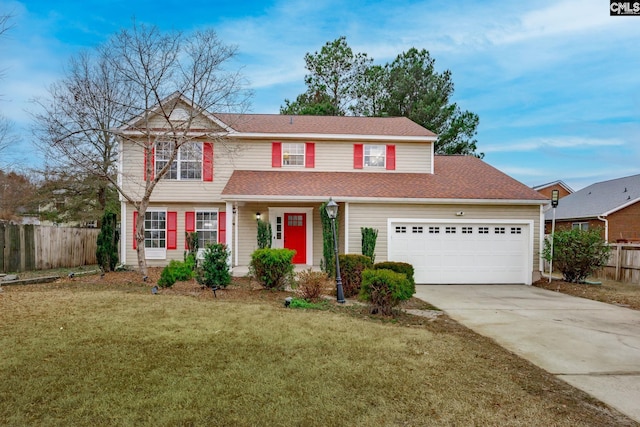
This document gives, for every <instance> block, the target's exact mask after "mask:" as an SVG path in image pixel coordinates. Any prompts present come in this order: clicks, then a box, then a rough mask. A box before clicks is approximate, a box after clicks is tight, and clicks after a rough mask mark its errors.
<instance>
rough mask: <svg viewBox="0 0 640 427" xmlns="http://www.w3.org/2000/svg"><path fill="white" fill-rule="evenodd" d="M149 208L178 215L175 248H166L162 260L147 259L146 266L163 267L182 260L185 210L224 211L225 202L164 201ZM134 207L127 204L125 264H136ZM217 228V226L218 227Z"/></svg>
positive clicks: (228, 235) (229, 235) (229, 234)
mask: <svg viewBox="0 0 640 427" xmlns="http://www.w3.org/2000/svg"><path fill="white" fill-rule="evenodd" d="M149 207H150V208H154V209H166V211H167V212H176V213H177V216H178V228H177V246H176V249H167V258H166V259H164V260H152V259H148V260H147V266H149V267H164V266H165V265H167V264H169V261H171V260H174V259H175V260H178V261H182V260H184V251H185V234H184V233H185V212H193V211H195V210H207V209H211V210H217V211H218V212H224V211H225V204H224V203H223V204H184V203H181V204H176V203H164V204H151V205H150V206H149ZM134 211H135V209H134V208H133V207H132V206H131V205H129V204H127V218H126V265H129V266H137V265H138V254H137V251H136V250H135V249H133V238H134V236H133V226H134V224H133V212H134ZM218 229H219V227H218ZM229 237H231V233H230V232H229V230H227V239H228V238H229Z"/></svg>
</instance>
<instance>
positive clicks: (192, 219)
mask: <svg viewBox="0 0 640 427" xmlns="http://www.w3.org/2000/svg"><path fill="white" fill-rule="evenodd" d="M184 231H185V232H187V233H193V232H194V231H196V213H195V212H185V213H184ZM184 248H185V249H189V244H188V243H187V239H184Z"/></svg>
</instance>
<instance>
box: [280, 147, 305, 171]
mask: <svg viewBox="0 0 640 427" xmlns="http://www.w3.org/2000/svg"><path fill="white" fill-rule="evenodd" d="M282 165H283V166H304V144H282Z"/></svg>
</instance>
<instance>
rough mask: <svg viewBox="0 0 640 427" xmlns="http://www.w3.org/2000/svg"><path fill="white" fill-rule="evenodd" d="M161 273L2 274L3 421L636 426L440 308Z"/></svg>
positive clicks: (0, 362)
mask: <svg viewBox="0 0 640 427" xmlns="http://www.w3.org/2000/svg"><path fill="white" fill-rule="evenodd" d="M158 270H159V269H158ZM155 275H158V276H159V271H157V270H156V269H152V271H150V275H149V278H150V279H151V280H149V281H148V282H143V281H142V278H141V277H140V275H139V274H137V273H131V272H125V273H109V274H106V275H105V276H104V277H103V278H101V277H100V275H93V276H82V277H75V278H73V279H69V278H68V277H65V278H63V279H60V280H59V281H57V282H56V283H52V284H48V285H29V286H6V287H4V291H3V292H2V293H0V325H2V328H0V377H1V378H3V381H1V382H0V425H96V424H97V425H239V426H243V425H247V426H248V425H305V426H341V425H353V426H365V425H366V426H370V425H384V426H388V425H398V426H406V425H509V426H530V425H545V426H546V425H554V426H593V425H598V426H614V425H637V424H636V423H634V422H633V421H631V420H629V419H628V418H626V417H624V416H622V415H621V414H619V413H617V412H615V411H613V410H611V409H609V408H608V407H606V406H605V405H603V404H601V403H600V402H598V401H597V400H595V399H592V398H590V397H589V396H588V395H586V394H585V393H583V392H581V391H578V390H576V389H574V388H573V387H571V386H569V385H568V384H566V383H564V382H562V381H560V380H558V379H556V378H555V377H553V376H552V375H550V374H548V373H546V372H544V371H542V370H541V369H539V368H537V367H535V366H533V365H531V364H530V363H528V362H527V361H525V360H523V359H521V358H519V357H517V356H515V355H514V354H512V353H510V352H508V351H505V350H504V349H502V348H501V347H499V346H498V345H496V344H495V343H494V342H493V341H491V340H488V339H486V338H484V337H481V336H479V335H477V334H475V333H474V332H472V331H470V330H468V329H466V328H464V327H462V326H460V325H459V324H458V323H456V322H454V321H452V320H451V319H449V318H447V317H446V316H445V315H443V316H440V317H439V318H438V319H437V320H435V321H430V320H428V319H425V318H420V317H417V316H411V315H408V314H404V313H398V315H397V316H396V317H394V318H379V317H372V316H370V315H369V314H368V309H367V308H366V307H364V306H362V305H359V304H355V303H351V304H345V305H338V304H336V303H334V302H332V303H331V304H329V307H330V308H329V309H327V310H324V311H318V310H294V309H288V308H285V307H284V304H283V301H284V297H285V296H289V295H291V293H286V292H274V291H268V290H263V289H260V288H259V287H258V286H256V285H255V284H254V283H252V282H251V281H249V280H247V279H234V282H233V283H232V285H231V286H230V287H229V288H228V289H226V290H221V291H219V292H218V297H217V298H215V297H214V296H213V293H212V292H211V291H210V290H207V289H202V288H200V286H199V285H198V284H197V283H196V282H195V281H190V282H182V283H176V285H174V287H173V288H170V289H161V290H160V293H159V295H155V296H154V295H152V294H151V287H152V286H153V284H154V283H155V282H154V281H153V279H154V278H155V277H156V276H155ZM330 300H331V301H334V300H333V299H330ZM407 304H408V305H409V306H416V307H417V306H420V303H419V302H418V301H412V302H409V303H407Z"/></svg>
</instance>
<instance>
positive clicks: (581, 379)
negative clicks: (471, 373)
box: [415, 285, 640, 422]
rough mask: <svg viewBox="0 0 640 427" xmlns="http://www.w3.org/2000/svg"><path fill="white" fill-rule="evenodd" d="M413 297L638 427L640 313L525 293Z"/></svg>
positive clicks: (459, 290) (499, 289)
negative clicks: (630, 420) (561, 380)
mask: <svg viewBox="0 0 640 427" xmlns="http://www.w3.org/2000/svg"><path fill="white" fill-rule="evenodd" d="M415 296H416V297H417V298H420V299H422V300H424V301H427V302H429V303H430V304H432V305H434V306H436V307H438V308H440V309H442V310H443V311H445V312H446V313H447V314H448V315H449V317H451V318H453V319H455V320H456V321H458V322H459V323H461V324H463V325H465V326H467V327H468V328H470V329H472V330H474V331H475V332H477V333H479V334H481V335H484V336H487V337H490V338H493V339H494V340H495V341H496V342H497V343H498V344H500V345H501V346H502V347H504V348H506V349H508V350H510V351H512V352H514V353H516V354H518V355H519V356H521V357H523V358H525V359H527V360H529V361H531V362H532V363H534V364H536V365H537V366H539V367H541V368H542V369H544V370H546V371H547V372H550V373H552V374H554V375H557V376H558V377H559V378H561V379H563V380H564V381H566V382H567V383H569V384H571V385H573V386H574V387H576V388H579V389H581V390H584V391H586V392H587V393H589V394H591V395H592V396H594V397H596V398H597V399H599V400H601V401H602V402H605V403H606V404H608V405H610V406H611V407H614V408H616V409H617V410H619V411H620V412H622V413H624V414H626V415H628V416H629V417H630V418H633V419H634V420H636V421H638V422H640V311H635V310H630V309H627V308H622V307H618V306H615V305H610V304H604V303H601V302H597V301H591V300H587V299H583V298H576V297H572V296H569V295H564V294H561V293H558V292H552V291H547V290H544V289H540V288H536V287H534V286H525V285H418V286H416V295H415Z"/></svg>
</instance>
